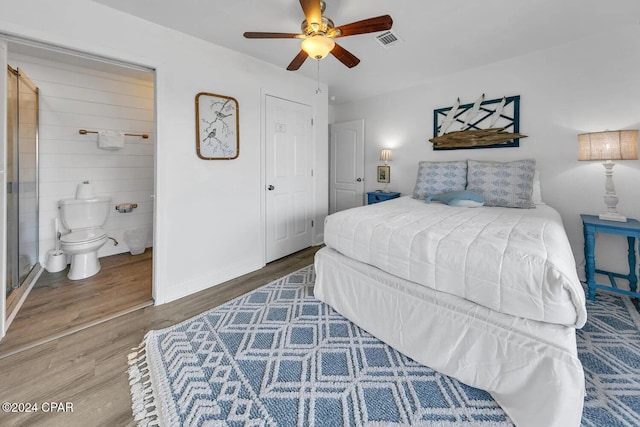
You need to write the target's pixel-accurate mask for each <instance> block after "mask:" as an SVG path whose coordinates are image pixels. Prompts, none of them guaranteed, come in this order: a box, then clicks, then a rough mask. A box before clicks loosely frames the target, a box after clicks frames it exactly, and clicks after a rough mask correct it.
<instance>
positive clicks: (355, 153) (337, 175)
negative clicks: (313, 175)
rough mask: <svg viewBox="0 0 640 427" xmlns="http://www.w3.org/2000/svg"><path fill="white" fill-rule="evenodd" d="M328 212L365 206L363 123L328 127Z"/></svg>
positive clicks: (352, 122)
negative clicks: (329, 134)
mask: <svg viewBox="0 0 640 427" xmlns="http://www.w3.org/2000/svg"><path fill="white" fill-rule="evenodd" d="M330 132H331V144H330V147H329V152H330V157H329V168H330V171H329V172H330V173H329V176H330V181H329V213H334V212H338V211H342V210H345V209H349V208H354V207H356V206H362V205H363V204H364V120H355V121H351V122H345V123H336V124H333V125H331V131H330Z"/></svg>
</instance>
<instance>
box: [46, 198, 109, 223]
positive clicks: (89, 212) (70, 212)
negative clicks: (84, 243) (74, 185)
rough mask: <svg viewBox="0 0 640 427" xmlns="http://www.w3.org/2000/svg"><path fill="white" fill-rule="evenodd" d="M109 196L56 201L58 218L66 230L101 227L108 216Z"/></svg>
mask: <svg viewBox="0 0 640 427" xmlns="http://www.w3.org/2000/svg"><path fill="white" fill-rule="evenodd" d="M110 206H111V198H110V197H100V196H96V197H92V198H90V199H62V200H60V201H59V202H58V207H59V208H60V219H61V220H62V224H63V225H64V227H65V228H66V229H67V230H78V229H81V228H91V227H103V226H104V224H105V223H106V222H107V218H108V217H109V211H110V209H109V208H110Z"/></svg>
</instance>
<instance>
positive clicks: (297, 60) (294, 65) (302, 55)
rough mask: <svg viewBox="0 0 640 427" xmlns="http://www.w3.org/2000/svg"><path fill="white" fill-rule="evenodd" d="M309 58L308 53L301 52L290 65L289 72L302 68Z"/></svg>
mask: <svg viewBox="0 0 640 427" xmlns="http://www.w3.org/2000/svg"><path fill="white" fill-rule="evenodd" d="M308 56H309V55H307V52H305V51H304V50H301V51H300V53H298V54H297V55H296V57H295V58H293V61H291V64H289V66H288V67H287V70H289V71H295V70H297V69H298V68H300V67H301V66H302V64H303V63H304V61H305V60H306V59H307V57H308Z"/></svg>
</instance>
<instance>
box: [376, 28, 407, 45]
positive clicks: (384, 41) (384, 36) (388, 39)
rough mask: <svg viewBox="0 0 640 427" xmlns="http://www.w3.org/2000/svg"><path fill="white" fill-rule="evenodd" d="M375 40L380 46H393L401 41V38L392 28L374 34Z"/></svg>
mask: <svg viewBox="0 0 640 427" xmlns="http://www.w3.org/2000/svg"><path fill="white" fill-rule="evenodd" d="M376 40H377V41H378V43H380V44H381V45H382V47H387V48H388V47H391V46H395V45H397V44H398V43H400V42H401V41H402V39H401V38H400V37H399V36H398V35H397V34H396V33H394V32H393V31H392V30H389V31H385V32H384V33H380V34H378V35H377V36H376Z"/></svg>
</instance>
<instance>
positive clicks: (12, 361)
mask: <svg viewBox="0 0 640 427" xmlns="http://www.w3.org/2000/svg"><path fill="white" fill-rule="evenodd" d="M318 249H319V247H312V248H309V249H305V250H304V251H301V252H298V253H296V254H293V255H290V256H288V257H285V258H282V259H280V260H277V261H274V262H272V263H270V264H268V265H267V266H266V267H265V268H263V269H261V270H258V271H255V272H253V273H249V274H247V275H245V276H242V277H239V278H236V279H233V280H231V281H229V282H226V283H223V284H220V285H218V286H214V287H212V288H210V289H207V290H205V291H202V292H199V293H197V294H194V295H190V296H188V297H185V298H182V299H180V300H177V301H173V302H171V303H169V304H164V305H161V306H158V307H153V306H151V307H146V308H144V309H141V310H137V311H134V312H131V313H129V314H126V315H123V316H120V317H117V318H115V319H112V320H109V321H107V322H104V323H100V324H98V325H95V326H92V327H90V328H87V329H84V330H81V331H79V332H76V333H74V334H71V335H68V336H65V337H62V338H59V339H56V340H53V341H50V342H47V343H45V344H43V345H39V346H37V347H34V348H31V349H28V350H25V351H22V352H20V353H17V354H14V355H12V356H9V357H6V358H4V359H0V402H35V403H38V404H40V405H41V404H42V403H45V402H62V403H66V402H69V403H71V404H72V405H73V412H59V413H51V412H43V411H42V410H40V411H38V412H36V413H3V412H1V411H0V425H2V426H25V427H26V426H29V427H32V426H64V427H74V426H82V427H88V426H105V427H106V426H109V427H114V426H132V425H134V423H133V419H132V415H131V400H130V395H129V383H128V379H127V354H128V353H129V352H130V350H131V348H133V347H136V346H137V345H139V344H140V342H141V341H142V338H143V337H144V334H145V333H146V332H147V331H149V330H151V329H160V328H164V327H167V326H170V325H173V324H175V323H178V322H180V321H183V320H185V319H188V318H189V317H192V316H195V315H196V314H199V313H201V312H203V311H205V310H208V309H210V308H213V307H216V306H218V305H220V304H223V303H224V302H226V301H229V300H231V299H233V298H235V297H237V296H240V295H242V294H244V293H246V292H249V291H251V290H253V289H256V288H258V287H260V286H262V285H264V284H266V283H269V282H271V281H273V280H275V279H277V278H279V277H282V276H284V275H286V274H288V273H290V272H292V271H295V270H298V269H299V268H302V267H305V266H307V265H309V264H311V263H313V256H314V255H315V252H316V251H317V250H318Z"/></svg>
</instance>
